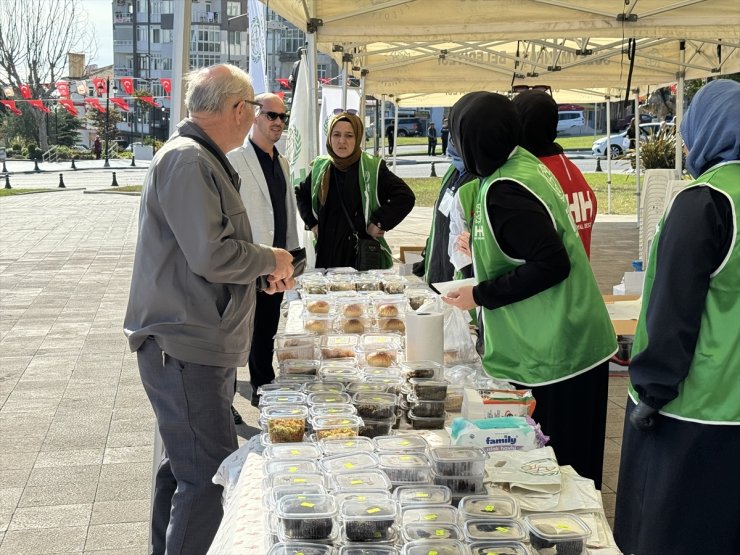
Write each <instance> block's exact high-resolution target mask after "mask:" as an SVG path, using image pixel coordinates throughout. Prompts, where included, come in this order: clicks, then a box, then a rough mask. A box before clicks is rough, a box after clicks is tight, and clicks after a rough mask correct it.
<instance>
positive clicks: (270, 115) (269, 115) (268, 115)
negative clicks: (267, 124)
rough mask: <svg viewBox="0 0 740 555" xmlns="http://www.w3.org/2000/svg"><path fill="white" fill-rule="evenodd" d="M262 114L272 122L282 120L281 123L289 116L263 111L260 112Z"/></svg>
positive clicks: (282, 113) (283, 113)
mask: <svg viewBox="0 0 740 555" xmlns="http://www.w3.org/2000/svg"><path fill="white" fill-rule="evenodd" d="M260 114H263V115H264V116H265V117H266V118H267V119H269V120H270V121H275V120H276V119H278V118H280V121H285V120H286V119H288V114H286V113H285V112H263V111H262V110H260Z"/></svg>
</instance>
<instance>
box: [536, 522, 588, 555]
mask: <svg viewBox="0 0 740 555" xmlns="http://www.w3.org/2000/svg"><path fill="white" fill-rule="evenodd" d="M524 523H525V525H526V526H527V529H528V530H529V532H530V534H529V539H530V543H531V544H532V547H533V548H535V549H538V550H539V549H543V548H546V547H552V545H556V546H562V545H563V544H564V543H568V544H570V545H569V549H570V550H569V551H568V553H571V552H572V553H573V554H574V555H577V554H579V553H582V552H583V550H584V549H585V547H586V540H587V539H588V537H589V536H590V535H591V529H590V528H589V527H588V525H587V524H586V523H585V522H583V520H581V519H580V518H579V517H577V516H576V515H573V514H569V513H540V514H531V515H527V516H525V517H524ZM579 548H580V550H579ZM558 550H559V551H560V550H562V549H561V548H560V547H558ZM538 552H539V551H538Z"/></svg>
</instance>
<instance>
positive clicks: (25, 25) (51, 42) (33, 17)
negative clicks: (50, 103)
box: [0, 0, 97, 150]
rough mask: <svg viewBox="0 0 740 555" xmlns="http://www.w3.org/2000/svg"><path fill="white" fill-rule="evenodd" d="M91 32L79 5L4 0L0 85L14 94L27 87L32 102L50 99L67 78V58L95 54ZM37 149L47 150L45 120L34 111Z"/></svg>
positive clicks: (65, 0)
mask: <svg viewBox="0 0 740 555" xmlns="http://www.w3.org/2000/svg"><path fill="white" fill-rule="evenodd" d="M96 50H97V46H96V42H95V36H94V34H93V30H92V27H91V25H90V23H89V21H88V19H87V15H86V13H85V12H84V10H83V9H82V6H81V4H80V2H79V0H2V9H0V83H2V84H3V85H12V86H13V87H14V88H15V89H16V90H18V89H19V87H20V85H21V84H27V85H28V86H29V87H30V89H31V92H32V95H33V96H32V98H36V99H41V98H48V97H49V94H50V93H51V92H53V91H54V88H55V83H56V82H57V80H58V79H60V78H61V77H63V76H64V75H65V71H64V68H65V66H66V63H67V53H69V52H83V53H85V54H87V56H88V59H89V58H90V57H92V56H94V55H95V54H96ZM32 113H33V116H34V119H35V120H36V121H37V123H38V128H39V145H40V146H41V148H42V149H43V150H46V149H47V148H48V138H47V130H46V119H45V118H44V114H43V113H42V112H40V111H38V110H35V109H34V110H32Z"/></svg>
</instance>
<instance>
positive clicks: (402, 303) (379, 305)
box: [370, 295, 407, 318]
mask: <svg viewBox="0 0 740 555" xmlns="http://www.w3.org/2000/svg"><path fill="white" fill-rule="evenodd" d="M370 302H371V303H372V307H373V312H374V313H375V316H377V317H378V318H398V317H402V316H403V314H404V313H405V312H406V306H407V301H406V297H405V296H404V295H378V296H375V297H371V300H370Z"/></svg>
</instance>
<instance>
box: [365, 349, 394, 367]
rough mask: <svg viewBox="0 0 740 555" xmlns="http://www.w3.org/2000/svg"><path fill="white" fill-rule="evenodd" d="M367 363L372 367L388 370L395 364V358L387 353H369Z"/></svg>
mask: <svg viewBox="0 0 740 555" xmlns="http://www.w3.org/2000/svg"><path fill="white" fill-rule="evenodd" d="M366 360H367V363H368V364H369V365H370V366H376V367H382V368H387V367H388V366H390V365H391V364H393V356H392V355H391V354H390V353H387V352H385V351H376V352H374V353H369V354H368V355H367V357H366Z"/></svg>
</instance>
